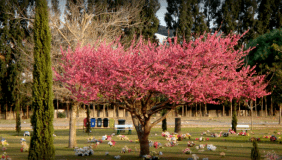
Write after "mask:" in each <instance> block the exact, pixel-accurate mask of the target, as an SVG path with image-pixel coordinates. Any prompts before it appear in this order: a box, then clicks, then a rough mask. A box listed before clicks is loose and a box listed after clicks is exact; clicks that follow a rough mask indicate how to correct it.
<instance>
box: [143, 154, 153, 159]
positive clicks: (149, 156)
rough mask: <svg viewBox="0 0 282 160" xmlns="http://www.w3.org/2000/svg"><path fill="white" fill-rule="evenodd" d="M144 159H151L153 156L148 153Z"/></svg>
mask: <svg viewBox="0 0 282 160" xmlns="http://www.w3.org/2000/svg"><path fill="white" fill-rule="evenodd" d="M143 159H144V160H150V159H152V156H151V155H148V154H147V155H144V156H143Z"/></svg>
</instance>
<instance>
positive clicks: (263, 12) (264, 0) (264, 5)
mask: <svg viewBox="0 0 282 160" xmlns="http://www.w3.org/2000/svg"><path fill="white" fill-rule="evenodd" d="M273 2H274V0H259V3H260V4H259V8H258V23H257V28H256V29H257V32H258V34H259V35H262V34H264V33H266V32H269V31H270V30H272V26H270V19H271V15H272V13H273V10H272V7H273Z"/></svg>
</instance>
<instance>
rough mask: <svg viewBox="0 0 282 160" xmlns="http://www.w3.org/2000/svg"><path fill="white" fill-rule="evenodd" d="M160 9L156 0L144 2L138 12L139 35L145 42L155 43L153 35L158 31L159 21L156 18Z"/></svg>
mask: <svg viewBox="0 0 282 160" xmlns="http://www.w3.org/2000/svg"><path fill="white" fill-rule="evenodd" d="M159 9H160V3H159V2H158V0H145V2H144V5H143V8H142V10H141V12H140V18H141V23H142V25H141V27H140V31H139V32H140V33H137V34H141V35H142V36H143V37H144V38H145V39H146V40H148V39H150V41H152V42H157V39H156V36H155V33H157V32H158V29H159V19H158V18H157V17H156V13H157V11H158V10H159Z"/></svg>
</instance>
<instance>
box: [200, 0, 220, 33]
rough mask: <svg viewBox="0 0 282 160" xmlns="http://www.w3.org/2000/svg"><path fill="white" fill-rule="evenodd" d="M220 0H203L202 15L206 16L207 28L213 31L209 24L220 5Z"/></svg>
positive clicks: (214, 17) (215, 15)
mask: <svg viewBox="0 0 282 160" xmlns="http://www.w3.org/2000/svg"><path fill="white" fill-rule="evenodd" d="M220 4H221V1H220V0H205V1H204V12H203V13H204V15H205V17H206V18H207V27H208V29H210V30H212V32H214V28H215V27H212V26H211V23H212V21H213V19H216V17H217V13H218V9H219V7H220Z"/></svg>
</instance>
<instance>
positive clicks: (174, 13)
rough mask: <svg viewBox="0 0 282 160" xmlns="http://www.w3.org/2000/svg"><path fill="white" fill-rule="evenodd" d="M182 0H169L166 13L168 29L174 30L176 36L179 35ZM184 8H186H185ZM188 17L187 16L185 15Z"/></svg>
mask: <svg viewBox="0 0 282 160" xmlns="http://www.w3.org/2000/svg"><path fill="white" fill-rule="evenodd" d="M180 4H181V0H167V8H166V9H167V13H166V14H165V22H166V26H167V28H168V29H172V30H174V33H173V34H174V36H176V35H178V34H177V33H178V31H179V19H178V17H179V16H180ZM183 10H184V8H183ZM184 17H186V16H184Z"/></svg>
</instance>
